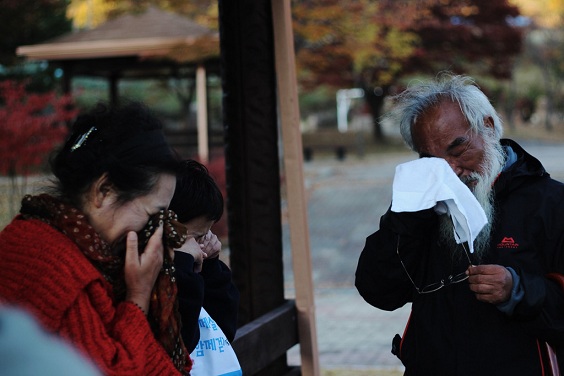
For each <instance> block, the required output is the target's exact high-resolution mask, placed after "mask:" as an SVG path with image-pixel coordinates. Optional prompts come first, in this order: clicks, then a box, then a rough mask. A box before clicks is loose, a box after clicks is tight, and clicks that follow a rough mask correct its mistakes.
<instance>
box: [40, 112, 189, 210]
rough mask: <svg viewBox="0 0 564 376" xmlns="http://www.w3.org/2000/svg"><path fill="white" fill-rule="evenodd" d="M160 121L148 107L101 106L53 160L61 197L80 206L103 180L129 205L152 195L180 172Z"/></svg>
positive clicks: (82, 119) (79, 124)
mask: <svg viewBox="0 0 564 376" xmlns="http://www.w3.org/2000/svg"><path fill="white" fill-rule="evenodd" d="M162 128H163V127H162V123H161V122H160V120H159V119H158V118H157V117H156V116H155V115H154V114H153V113H152V112H151V111H150V110H149V109H148V108H147V107H146V106H145V105H144V104H142V103H140V102H127V103H125V104H124V105H123V106H116V107H110V106H108V105H106V104H103V103H98V105H96V107H95V108H93V109H92V110H91V111H90V112H88V113H85V114H81V115H80V116H79V117H78V118H77V119H76V121H75V122H74V124H73V126H72V130H71V134H70V136H69V138H68V139H67V141H66V142H65V144H64V145H63V146H62V147H61V148H60V149H59V150H58V151H57V152H56V153H55V154H54V155H53V156H52V157H51V160H50V163H51V170H52V172H53V174H54V175H55V177H56V178H57V181H56V187H55V193H56V194H57V195H58V196H60V198H61V199H63V200H66V201H69V202H71V203H73V204H75V205H79V204H80V197H81V195H82V194H83V193H85V192H86V191H87V189H88V188H89V187H90V185H91V184H92V183H93V182H94V181H96V179H98V178H99V177H100V176H102V175H103V174H107V175H108V179H109V181H110V182H111V183H112V184H113V186H114V188H115V189H116V191H117V192H118V200H119V201H120V202H126V201H129V200H132V199H134V198H135V197H139V196H142V195H144V194H147V193H149V192H150V191H151V190H152V189H153V188H154V186H155V184H156V182H157V179H158V177H159V174H161V173H172V174H176V173H177V172H178V167H179V161H178V158H177V157H176V155H175V153H174V151H173V150H172V149H171V147H170V146H169V144H168V143H167V142H166V140H165V136H164V133H163V130H162Z"/></svg>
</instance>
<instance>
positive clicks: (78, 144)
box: [70, 126, 96, 151]
mask: <svg viewBox="0 0 564 376" xmlns="http://www.w3.org/2000/svg"><path fill="white" fill-rule="evenodd" d="M95 130H96V127H95V126H92V127H91V128H90V129H89V130H88V132H86V133H85V134H83V135H82V136H80V138H79V139H78V141H76V143H75V144H74V145H73V146H72V147H71V148H70V149H71V151H75V150H76V149H78V148H79V147H81V146H82V144H83V143H84V142H85V141H86V140H87V139H88V136H90V133H92V132H93V131H95Z"/></svg>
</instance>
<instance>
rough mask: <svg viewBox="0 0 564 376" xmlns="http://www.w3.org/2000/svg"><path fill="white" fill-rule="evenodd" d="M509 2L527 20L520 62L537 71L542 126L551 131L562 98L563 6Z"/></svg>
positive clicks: (540, 0) (552, 0) (542, 0)
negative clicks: (543, 101) (541, 93)
mask: <svg viewBox="0 0 564 376" xmlns="http://www.w3.org/2000/svg"><path fill="white" fill-rule="evenodd" d="M512 1H513V2H514V3H515V4H516V5H517V6H519V8H520V9H521V12H522V13H523V14H524V15H526V16H527V17H529V19H530V25H529V27H528V33H527V37H526V38H525V53H524V56H523V60H524V62H525V63H532V64H533V65H534V66H536V67H537V68H538V69H539V71H540V81H541V82H540V83H541V84H542V88H543V90H544V97H545V98H546V106H545V112H546V113H545V116H544V126H545V128H546V130H548V131H551V130H552V129H553V127H554V125H553V115H554V111H555V110H556V107H557V106H558V104H559V103H561V102H562V99H563V93H562V91H563V88H564V3H563V2H562V1H557V0H537V1H534V2H531V1H524V0H512ZM560 110H562V108H560Z"/></svg>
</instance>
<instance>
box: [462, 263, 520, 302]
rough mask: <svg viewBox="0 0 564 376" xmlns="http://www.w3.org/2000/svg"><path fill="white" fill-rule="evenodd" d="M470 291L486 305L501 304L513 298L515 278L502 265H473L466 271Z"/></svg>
mask: <svg viewBox="0 0 564 376" xmlns="http://www.w3.org/2000/svg"><path fill="white" fill-rule="evenodd" d="M466 273H467V274H468V283H469V285H470V290H472V291H473V292H474V293H475V294H476V298H477V299H478V300H480V301H482V302H485V303H491V304H500V303H504V302H506V301H507V300H509V298H510V297H511V289H512V288H513V276H512V275H511V272H510V271H509V270H507V268H506V267H504V266H501V265H477V266H473V265H471V266H470V267H469V268H468V270H467V271H466Z"/></svg>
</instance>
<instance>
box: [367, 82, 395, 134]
mask: <svg viewBox="0 0 564 376" xmlns="http://www.w3.org/2000/svg"><path fill="white" fill-rule="evenodd" d="M389 93H390V87H389V86H384V87H378V88H364V99H365V100H366V103H367V104H368V108H370V114H371V115H372V120H373V124H374V134H373V136H374V141H375V142H376V143H384V142H385V141H386V136H385V135H384V132H383V131H382V125H381V124H380V117H381V116H382V109H383V108H384V100H385V99H386V96H387V95H388V94H389Z"/></svg>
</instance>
